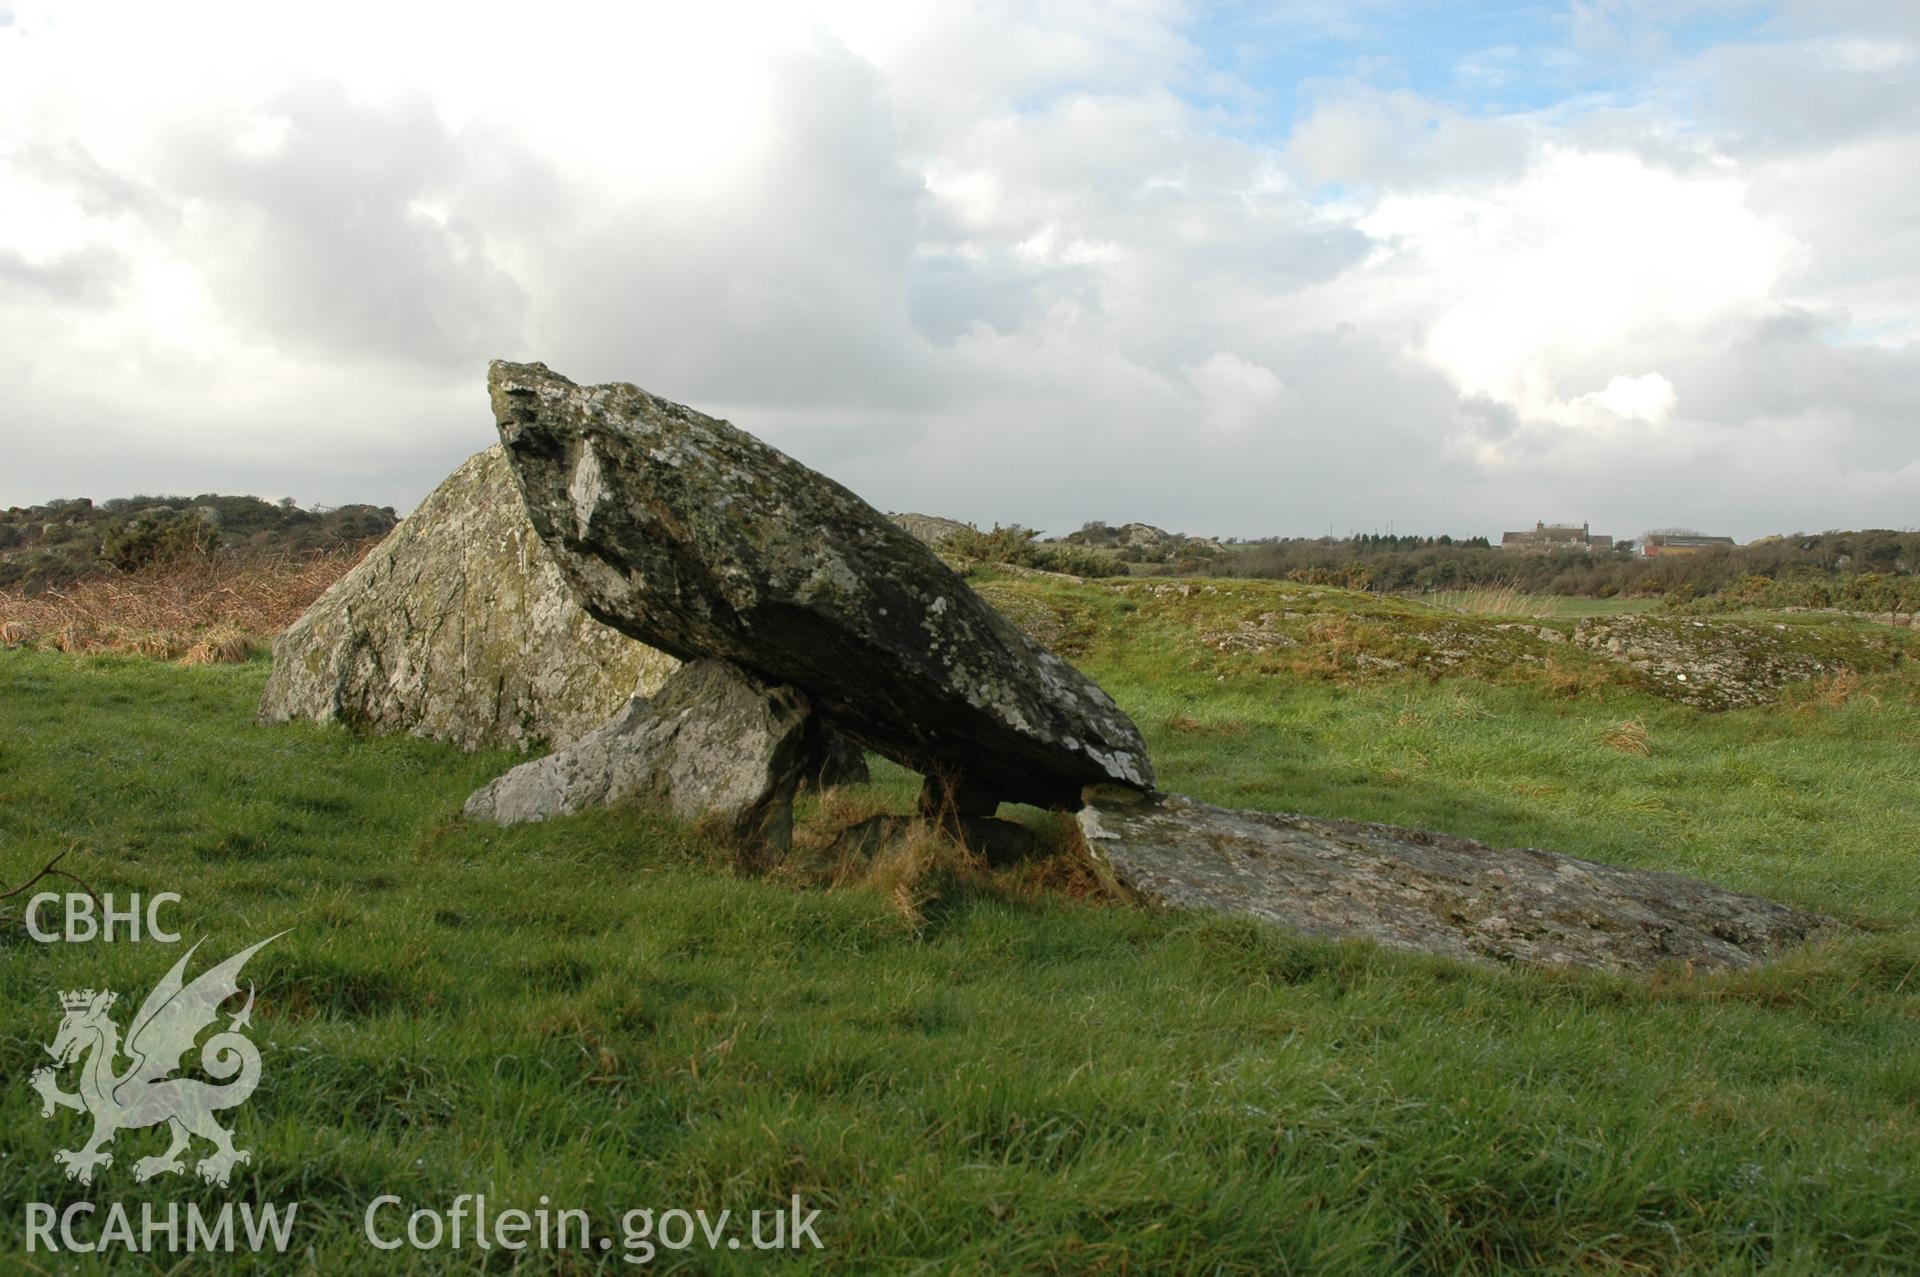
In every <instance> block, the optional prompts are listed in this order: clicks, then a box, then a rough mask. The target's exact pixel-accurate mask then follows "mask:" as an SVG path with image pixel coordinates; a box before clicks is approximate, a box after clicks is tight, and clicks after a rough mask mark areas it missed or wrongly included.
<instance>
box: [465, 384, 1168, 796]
mask: <svg viewBox="0 0 1920 1277" xmlns="http://www.w3.org/2000/svg"><path fill="white" fill-rule="evenodd" d="M488 388H489V391H490V393H491V397H492V401H493V410H494V416H495V418H496V420H497V422H498V424H499V428H500V439H501V442H502V443H504V444H505V445H506V448H507V455H508V456H509V457H510V458H511V459H512V462H513V466H514V470H515V473H516V474H517V475H518V477H519V480H520V485H521V490H522V492H523V493H524V494H525V497H526V505H527V510H528V513H529V514H530V515H531V517H532V520H533V526H534V527H535V528H536V529H537V530H538V532H539V534H540V536H541V537H542V538H544V539H545V541H546V542H547V545H548V546H549V547H550V548H551V549H552V551H553V553H554V557H555V559H556V561H557V562H558V563H559V565H560V570H561V571H562V572H563V573H564V574H565V576H566V578H567V580H568V581H569V582H570V583H571V584H572V586H573V588H574V592H575V594H576V596H577V597H578V598H579V599H580V601H581V602H582V603H583V604H584V605H585V607H586V609H587V611H588V612H590V613H592V614H593V615H594V616H595V617H596V618H598V619H599V620H601V621H604V622H605V623H607V624H608V625H611V626H614V627H616V628H618V629H620V630H622V631H624V632H625V633H626V634H628V635H630V636H632V637H633V638H635V639H637V640H639V641H641V642H643V643H646V644H648V645H650V646H653V647H657V648H659V649H661V650H663V651H666V652H669V653H671V654H673V655H674V656H677V657H679V658H681V659H682V660H694V659H699V658H703V657H710V658H716V659H720V660H725V661H730V662H732V663H734V664H737V665H740V666H743V667H745V668H747V669H750V670H753V671H755V672H757V673H759V674H760V675H762V676H763V677H765V678H766V679H768V680H769V681H771V682H774V683H780V684H791V685H792V686H795V687H798V688H800V689H802V690H803V691H804V692H805V693H806V694H807V695H808V697H810V698H811V699H812V701H813V703H814V705H815V706H816V708H817V709H819V710H820V711H821V712H822V713H824V714H825V715H826V716H827V717H828V718H829V719H830V720H831V721H832V722H833V723H834V724H835V725H836V726H838V727H840V728H842V729H844V730H845V731H847V732H848V733H849V734H851V735H852V736H854V737H855V738H857V739H858V740H860V741H862V742H864V743H865V744H866V745H868V746H870V747H871V748H873V749H875V750H877V751H879V752H880V753H882V754H885V755H887V756H888V757H890V758H893V759H894V760H895V761H897V762H900V763H902V764H904V765H905V766H908V767H911V768H913V769H914V770H916V771H920V772H923V773H926V774H929V775H935V776H940V777H943V778H946V779H949V780H952V781H955V782H956V783H959V782H964V783H965V784H966V785H968V786H971V787H972V788H974V789H985V790H988V791H990V792H991V793H993V794H994V795H995V796H996V797H997V798H1001V799H1009V800H1015V801H1021V802H1030V803H1037V804H1040V805H1044V806H1064V807H1073V806H1077V805H1078V804H1079V796H1080V791H1081V789H1082V787H1083V786H1085V785H1088V784H1092V783H1098V782H1110V783H1117V784H1120V785H1124V786H1129V787H1133V788H1138V789H1149V788H1151V786H1152V783H1153V772H1152V768H1151V765H1150V764H1149V763H1148V761H1147V753H1146V747H1145V746H1144V745H1143V744H1142V743H1141V740H1140V734H1139V732H1138V731H1137V730H1136V729H1135V727H1134V725H1133V723H1132V722H1131V721H1130V720H1129V719H1128V718H1127V716H1126V715H1125V714H1123V713H1122V712H1121V711H1120V709H1119V708H1118V707H1117V706H1115V705H1114V703H1113V701H1112V700H1111V699H1110V698H1109V697H1108V696H1107V694H1106V693H1105V692H1103V691H1101V690H1100V688H1098V687H1097V686H1095V685H1094V684H1093V682H1092V681H1091V680H1089V679H1088V678H1086V677H1085V676H1084V675H1082V674H1081V673H1080V672H1079V671H1078V670H1075V669H1074V668H1073V667H1072V666H1071V665H1069V664H1067V662H1065V661H1064V660H1062V659H1060V658H1059V657H1058V656H1056V655H1054V654H1053V653H1051V652H1048V651H1046V650H1045V649H1043V648H1041V647H1039V646H1037V645H1036V644H1034V643H1033V642H1031V641H1030V640H1029V639H1027V638H1026V637H1025V636H1024V635H1022V634H1021V633H1020V632H1019V631H1018V630H1016V629H1014V628H1013V626H1011V625H1010V624H1008V623H1007V622H1006V621H1005V620H1003V619H1002V618H1001V617H1000V615H999V614H998V613H996V612H995V611H994V610H993V609H992V608H991V607H989V606H988V605H987V604H986V603H985V602H984V601H982V600H981V599H980V598H979V597H978V596H977V595H975V594H974V592H973V591H972V590H971V589H969V588H968V587H967V585H966V583H965V582H964V581H962V580H961V579H960V577H959V576H958V575H957V574H955V573H954V572H953V570H952V569H950V568H948V567H947V566H946V565H944V564H942V563H941V562H940V560H939V559H938V558H936V557H935V556H934V554H933V552H932V551H931V550H929V549H928V548H927V547H926V546H924V545H922V544H921V543H920V542H919V541H917V540H915V539H914V538H913V537H912V536H911V535H910V534H908V533H907V532H905V531H903V530H902V529H901V528H899V527H897V526H896V525H895V524H894V523H892V522H891V521H890V520H888V519H887V518H886V517H885V516H884V515H882V514H880V513H879V512H878V511H876V510H874V509H873V508H872V507H871V506H869V505H867V504H866V502H864V501H862V500H860V499H859V498H858V497H856V496H854V495H853V494H852V493H851V492H849V491H847V490H846V489H845V488H843V487H841V486H840V485H839V484H837V483H834V482H833V481H832V480H830V479H827V478H825V477H823V476H822V475H819V474H816V473H815V472H813V471H812V470H809V469H808V468H807V467H805V466H803V465H801V464H799V463H798V462H796V461H794V460H792V459H790V458H788V457H786V456H785V455H783V454H781V453H780V452H777V451H775V450H774V449H773V448H770V447H768V446H767V445H766V444H764V443H761V442H760V441H759V440H758V439H755V438H754V437H753V436H751V435H749V434H747V433H745V432H744V431H741V430H738V429H736V428H734V427H733V426H731V425H729V424H728V423H726V422H724V421H717V420H715V419H713V418H711V417H707V416H704V415H702V414H701V413H698V412H695V411H693V410H692V409H690V408H686V407H682V406H681V405H679V404H676V403H670V402H668V401H667V400H664V399H659V398H656V397H655V396H653V395H650V394H648V393H647V392H646V391H644V390H640V389H638V388H636V387H634V386H629V385H621V384H615V385H606V386H577V385H575V384H574V383H573V382H571V381H569V380H567V379H566V378H565V377H562V376H559V375H558V374H556V373H553V372H550V371H548V369H547V368H546V367H545V366H544V365H541V364H511V363H501V362H497V363H495V364H494V365H493V366H492V368H491V370H490V372H489V376H488Z"/></svg>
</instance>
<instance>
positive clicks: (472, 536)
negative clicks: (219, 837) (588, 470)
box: [260, 447, 679, 749]
mask: <svg viewBox="0 0 1920 1277" xmlns="http://www.w3.org/2000/svg"><path fill="white" fill-rule="evenodd" d="M678 664H679V662H677V661H676V660H674V659H673V658H672V657H670V656H668V655H667V654H666V653H664V652H660V651H658V650H656V649H654V648H650V647H648V646H646V645H645V644H643V643H638V642H635V641H634V640H633V639H631V638H629V637H627V636H626V635H625V634H622V633H621V632H620V631H618V630H616V629H612V628H610V627H608V626H605V625H602V624H601V623H600V622H598V621H596V620H594V619H593V618H592V617H591V616H588V615H587V613H586V612H585V611H584V610H582V609H581V607H580V605H579V604H578V603H577V602H575V601H574V598H573V595H572V592H571V591H570V590H569V589H568V588H567V584H566V582H565V580H564V579H563V578H562V577H561V575H560V569H559V567H558V566H557V565H556V564H555V563H554V560H553V555H552V554H551V553H550V552H549V551H548V549H547V547H546V545H545V544H544V543H543V542H542V541H541V539H540V538H539V536H537V535H536V534H535V533H534V531H533V526H532V524H531V523H529V522H528V520H527V513H526V507H525V505H524V504H523V503H522V501H521V498H520V492H519V489H518V488H517V487H516V486H515V484H514V480H513V473H512V467H511V466H510V465H509V464H508V462H507V459H506V456H505V455H504V453H503V452H502V451H501V449H499V448H498V447H494V448H489V449H487V450H486V451H485V452H481V453H479V454H477V455H475V456H473V457H471V458H469V459H468V460H467V461H466V462H465V463H464V464H463V465H461V466H460V468H459V469H458V470H455V471H454V472H453V474H452V475H450V476H448V478H447V479H446V480H445V481H444V482H443V483H441V484H440V486H439V487H437V488H435V489H434V490H433V492H432V494H431V495H429V496H428V497H427V499H426V500H424V501H422V502H421V503H420V506H419V508H418V509H416V510H415V511H414V512H413V513H412V514H411V515H409V516H408V517H407V518H406V520H405V521H403V522H402V523H401V524H400V526H399V527H397V528H395V529H394V530H393V532H392V533H391V534H389V535H388V537H387V539H386V540H385V541H382V542H381V543H380V544H379V545H378V546H377V547H375V549H374V550H373V551H372V552H371V553H370V554H368V555H367V557H366V558H365V559H363V560H362V561H361V562H360V563H359V565H358V566H356V567H355V568H354V569H353V571H351V572H349V573H348V574H347V575H346V576H344V577H342V578H341V579H340V580H339V581H337V582H335V583H334V585H333V587H332V588H331V589H329V590H328V591H327V592H326V593H325V594H323V595H321V597H320V598H319V599H318V600H316V601H315V602H314V604H313V606H312V607H310V608H309V609H307V611H306V613H305V614H304V615H302V616H301V617H300V619H299V620H297V621H295V622H294V623H293V625H292V626H291V627H289V628H288V630H287V631H286V633H284V634H282V635H281V636H280V638H279V639H278V640H277V641H275V643H274V645H273V672H272V673H271V674H270V675H269V676H268V679H267V687H266V692H265V694H264V696H263V697H262V700H261V705H260V715H261V717H262V718H263V719H265V720H266V721H268V722H285V721H287V720H291V719H311V720H315V721H320V722H329V721H338V722H343V723H346V724H347V725H349V726H351V727H354V728H356V729H360V730H364V731H369V732H400V731H404V732H411V733H413V734H414V735H416V736H426V737H431V738H433V739H435V740H444V741H451V742H453V743H454V744H457V745H459V746H460V747H461V748H463V749H480V748H485V747H492V746H507V747H511V748H527V747H530V746H537V745H541V744H552V745H563V744H566V743H567V742H570V741H573V740H576V739H578V738H579V737H580V736H583V735H585V734H586V733H587V732H590V731H592V730H594V729H595V728H597V727H599V726H600V725H601V724H602V723H604V722H606V721H607V718H608V716H609V715H611V714H613V713H614V711H616V710H618V709H619V708H620V707H621V706H622V705H623V704H625V703H626V701H627V700H628V698H629V697H631V696H633V695H634V694H635V693H636V692H639V693H643V694H644V693H648V692H651V691H653V690H654V689H656V688H657V687H659V686H660V684H661V682H662V680H664V679H665V678H666V677H667V675H668V674H669V673H671V672H672V671H673V669H674V667H675V666H676V665H678Z"/></svg>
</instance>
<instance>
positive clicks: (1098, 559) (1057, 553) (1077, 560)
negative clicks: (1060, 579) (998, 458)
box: [941, 523, 1127, 577]
mask: <svg viewBox="0 0 1920 1277" xmlns="http://www.w3.org/2000/svg"><path fill="white" fill-rule="evenodd" d="M1039 536H1040V533H1039V532H1038V531H1036V530H1035V529H1033V528H1025V527H1021V526H1020V525H1019V524H1017V523H1011V524H1008V525H1007V526H1005V527H1002V526H1000V525H999V524H997V523H996V524H994V525H993V531H991V532H982V531H980V530H979V529H978V528H967V529H966V530H964V531H961V532H956V533H954V534H953V535H952V536H950V537H949V538H947V540H946V541H945V542H944V543H943V544H942V546H941V548H942V549H943V550H945V551H946V552H947V553H949V554H953V555H957V556H958V557H960V558H962V559H966V560H970V561H972V562H975V563H1011V564H1014V565H1015V566H1017V567H1023V568H1039V569H1041V570H1042V571H1046V572H1065V573H1068V574H1070V575H1073V576H1086V577H1107V576H1125V575H1127V567H1126V564H1124V563H1121V562H1119V561H1117V560H1115V559H1113V558H1112V557H1110V556H1108V555H1104V554H1098V553H1095V552H1094V551H1092V550H1088V549H1084V548H1082V547H1080V546H1077V545H1063V544H1059V543H1050V542H1043V541H1040V540H1038V537H1039Z"/></svg>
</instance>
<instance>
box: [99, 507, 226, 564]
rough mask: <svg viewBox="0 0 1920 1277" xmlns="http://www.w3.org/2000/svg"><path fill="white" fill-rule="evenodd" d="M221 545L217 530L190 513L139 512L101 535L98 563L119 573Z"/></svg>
mask: <svg viewBox="0 0 1920 1277" xmlns="http://www.w3.org/2000/svg"><path fill="white" fill-rule="evenodd" d="M219 544H220V529H219V528H217V527H215V526H214V525H213V523H212V521H211V520H209V519H207V518H205V517H203V516H201V515H199V514H196V513H194V512H193V511H192V510H179V511H173V512H167V513H161V512H142V513H140V514H138V515H136V516H134V517H133V518H131V519H128V520H127V521H126V522H124V523H115V524H110V525H109V526H108V527H107V529H106V530H105V531H104V532H102V533H101V535H100V549H99V551H98V553H99V557H100V561H101V562H102V563H105V564H106V565H107V566H108V567H112V568H118V569H119V570H120V571H122V572H131V571H135V570H136V569H139V568H144V567H151V566H153V565H154V564H159V563H171V562H172V561H173V560H175V559H178V558H182V557H184V556H186V555H189V554H205V553H206V552H207V551H209V550H211V549H213V548H214V547H215V546H217V545H219Z"/></svg>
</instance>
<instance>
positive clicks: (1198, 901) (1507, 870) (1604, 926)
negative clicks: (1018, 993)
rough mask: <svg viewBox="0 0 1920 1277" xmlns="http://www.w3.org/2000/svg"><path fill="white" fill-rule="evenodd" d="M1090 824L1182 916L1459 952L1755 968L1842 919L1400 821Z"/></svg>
mask: <svg viewBox="0 0 1920 1277" xmlns="http://www.w3.org/2000/svg"><path fill="white" fill-rule="evenodd" d="M1079 819H1080V828H1081V832H1082V834H1083V835H1084V836H1085V838H1086V843H1087V848H1088V851H1089V852H1090V854H1091V855H1092V857H1093V859H1094V862H1095V864H1096V866H1098V867H1099V868H1100V870H1101V872H1102V874H1103V876H1105V877H1107V878H1108V879H1109V881H1110V882H1112V883H1113V884H1115V885H1117V886H1119V887H1122V888H1125V889H1127V890H1130V891H1132V892H1134V893H1135V894H1137V895H1139V896H1141V897H1144V898H1145V899H1147V900H1149V901H1151V902H1154V903H1158V904H1161V905H1166V906H1169V907H1172V908H1178V909H1200V910H1207V911H1211V912H1217V913H1232V914H1244V915H1247V916H1250V917H1255V918H1261V919H1265V920H1266V921H1269V922H1272V923H1276V924H1278V925H1279V926H1281V927H1283V928H1285V929H1286V930H1288V931H1292V932H1296V933H1298V934H1301V935H1307V936H1321V937H1328V938H1334V939H1346V938H1354V939H1362V940H1372V941H1375V942H1377V943H1379V944H1383V945H1387V946H1389V947H1391V948H1397V949H1416V950H1420V951H1422V952H1425V953H1436V954H1443V955H1446V956H1449V957H1455V958H1463V959H1475V960H1481V961H1493V962H1503V963H1534V964H1540V965H1545V966H1580V967H1601V968H1613V969H1620V970H1647V969H1650V968H1653V967H1656V966H1659V965H1661V964H1664V963H1684V964H1688V965H1690V966H1693V967H1698V968H1707V967H1745V966H1751V965H1753V964H1755V963H1757V962H1760V961H1762V960H1763V959H1765V958H1766V957H1768V956H1770V955H1772V954H1774V953H1777V952H1779V951H1780V950H1781V949H1784V948H1786V947H1788V946H1791V945H1795V944H1799V943H1801V942H1803V941H1805V940H1807V939H1808V938H1809V937H1812V936H1814V935H1816V934H1818V933H1820V932H1822V931H1824V930H1829V929H1838V928H1839V924H1837V923H1835V922H1834V921H1833V920H1832V919H1830V918H1824V917H1821V916H1820V915H1818V914H1813V913H1808V912H1805V911H1803V910H1799V909H1792V908H1788V907H1787V906H1785V905H1779V904H1775V903H1773V902H1772V901H1768V900H1762V899H1760V898H1758V897H1756V896H1745V895H1740V894H1738V893H1736V892H1732V891H1727V890H1724V889H1722V888H1720V887H1715V886H1713V885H1711V884H1709V883H1704V882H1698V881H1696V880H1694V879H1691V878H1682V877H1679V876H1677V875H1674V874H1668V873H1658V872H1655V871H1652V870H1646V869H1620V868H1615V867H1613V866H1610V865H1602V864H1597V863H1595V862H1593V861H1590V860H1578V859H1575V858H1574V857H1572V856H1558V855H1553V854H1551V853H1548V852H1544V851H1499V850H1495V849H1494V848H1492V847H1488V846H1485V845H1483V844H1481V843H1477V842H1472V841H1469V840H1468V839H1465V838H1450V837H1448V836H1446V835H1444V834H1431V833H1423V832H1421V831H1418V830H1412V829H1397V828H1394V827H1393V826H1390V825H1373V824H1362V823H1359V822H1356V821H1345V820H1317V819H1314V818H1311V817H1307V816H1283V815H1272V814H1269V813H1265V812H1250V811H1231V810H1228V809H1226V808H1223V807H1211V806H1208V805H1207V804H1205V803H1199V802H1195V801H1193V800H1192V799H1190V798H1182V797H1180V796H1178V795H1167V796H1165V797H1164V798H1162V799H1161V800H1159V801H1155V800H1153V799H1151V798H1148V797H1146V796H1144V795H1141V794H1138V793H1135V792H1133V791H1130V790H1122V789H1117V788H1114V787H1102V788H1099V789H1096V790H1093V791H1090V792H1089V793H1088V795H1087V805H1086V806H1084V807H1083V808H1082V809H1081V811H1080V816H1079Z"/></svg>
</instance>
